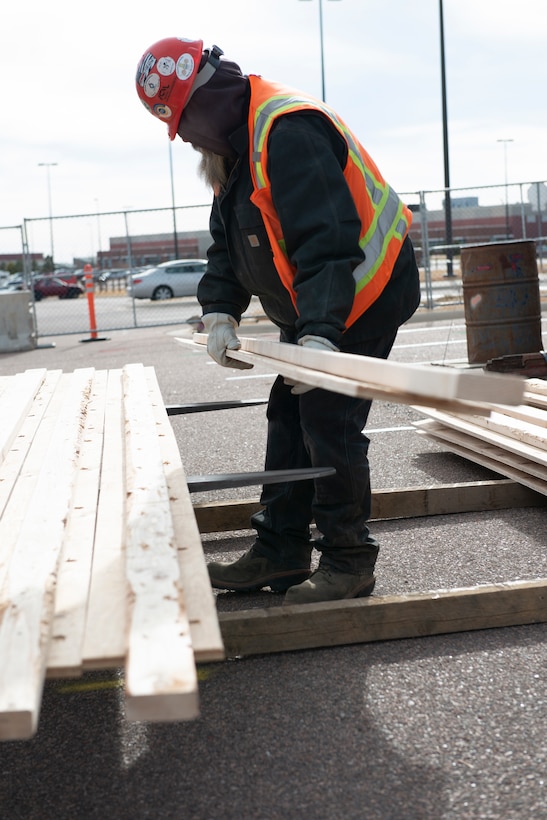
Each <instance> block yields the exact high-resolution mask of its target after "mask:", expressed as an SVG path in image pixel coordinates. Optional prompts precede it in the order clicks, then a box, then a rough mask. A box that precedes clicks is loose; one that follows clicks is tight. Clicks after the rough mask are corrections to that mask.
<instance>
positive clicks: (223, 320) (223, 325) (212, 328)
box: [202, 313, 253, 370]
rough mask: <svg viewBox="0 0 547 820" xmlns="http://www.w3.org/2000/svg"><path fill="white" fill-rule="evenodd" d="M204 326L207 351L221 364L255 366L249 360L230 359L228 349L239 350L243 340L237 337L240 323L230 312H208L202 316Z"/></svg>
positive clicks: (245, 367)
mask: <svg viewBox="0 0 547 820" xmlns="http://www.w3.org/2000/svg"><path fill="white" fill-rule="evenodd" d="M202 321H203V326H204V328H205V332H206V333H207V353H208V354H209V356H210V357H211V358H212V359H214V360H215V362H217V364H221V365H222V367H236V368H238V369H239V370H249V369H250V368H251V367H253V365H252V364H249V362H240V361H238V359H230V358H229V357H228V356H227V355H226V351H227V350H239V348H240V347H241V342H240V341H239V339H238V338H237V335H236V330H237V328H238V326H239V325H238V323H237V322H236V320H235V319H234V317H233V316H230V314H229V313H206V314H205V316H203V317H202Z"/></svg>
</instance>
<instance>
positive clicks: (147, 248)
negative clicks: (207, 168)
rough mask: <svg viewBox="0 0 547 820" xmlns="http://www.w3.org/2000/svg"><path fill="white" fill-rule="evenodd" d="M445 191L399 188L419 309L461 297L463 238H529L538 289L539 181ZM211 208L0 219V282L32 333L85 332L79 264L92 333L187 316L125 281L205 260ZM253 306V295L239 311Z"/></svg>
mask: <svg viewBox="0 0 547 820" xmlns="http://www.w3.org/2000/svg"><path fill="white" fill-rule="evenodd" d="M449 194H450V195H449V196H447V191H446V190H444V189H441V190H436V191H418V192H413V193H406V194H404V193H403V194H401V196H402V199H403V200H404V201H405V202H406V203H407V204H408V205H409V207H410V208H411V210H412V211H413V217H414V219H413V224H412V228H411V236H412V240H413V242H414V246H415V248H416V254H417V259H418V264H419V267H420V275H421V280H422V305H421V309H423V310H425V311H430V310H433V309H435V308H437V307H441V306H446V305H458V304H462V303H463V288H462V282H461V270H460V253H461V249H462V247H465V246H466V245H469V244H486V243H496V242H504V241H508V240H513V241H518V240H521V239H533V240H534V241H535V242H536V247H537V254H538V272H539V275H540V285H541V290H542V296H544V291H545V287H546V285H547V281H546V276H545V271H546V270H547V184H546V183H545V182H533V183H518V184H511V185H501V186H490V187H481V188H466V189H463V188H462V189H451V190H450V192H449ZM209 211H210V205H209V204H206V205H196V206H187V207H176V208H175V207H171V208H159V209H147V210H134V209H127V210H124V211H116V212H111V213H89V214H78V215H69V216H50V217H41V218H37V219H25V220H24V224H23V225H22V226H11V227H4V228H2V227H0V287H2V285H3V284H5V282H6V280H8V279H9V281H10V282H12V283H14V285H15V286H18V285H17V277H19V286H20V287H23V288H28V290H29V294H30V297H31V303H32V310H33V313H34V317H35V325H36V336H37V337H44V336H52V335H64V334H83V335H86V334H87V333H88V332H89V331H90V329H91V328H90V318H89V317H90V311H89V309H88V308H89V302H88V300H89V298H90V297H89V295H88V296H86V294H85V287H84V282H83V275H84V270H83V269H84V265H86V264H88V265H91V266H92V270H93V281H94V290H93V295H92V297H91V298H93V301H94V310H93V313H94V315H95V319H96V328H94V329H95V330H97V331H98V332H100V333H105V332H109V331H114V330H124V329H130V328H138V327H145V326H148V327H149V326H156V325H173V324H181V323H185V322H190V323H192V322H194V321H196V320H197V319H198V318H199V315H200V308H199V305H198V303H197V300H196V299H195V298H194V297H183V298H175V299H169V300H163V301H152V300H150V299H136V298H132V297H131V296H130V295H129V294H128V292H127V283H128V279H129V277H130V276H132V275H133V274H135V273H138V272H139V271H142V270H143V269H146V268H149V267H151V266H154V265H157V264H158V263H160V262H165V261H168V260H174V259H204V258H205V257H206V252H207V248H208V246H209V244H210V241H211V237H210V234H209V230H208V223H209ZM14 267H15V268H16V270H15V271H14ZM45 275H47V278H48V280H51V279H56V280H57V279H60V280H61V281H62V282H65V283H68V284H71V285H72V286H73V290H72V292H71V295H70V296H69V295H68V294H67V293H66V292H65V291H63V293H62V297H63V298H57V295H54V296H53V297H52V298H46V297H45V296H44V297H43V298H34V296H35V294H37V290H36V278H37V277H38V276H45ZM49 284H51V283H49ZM59 287H61V286H59ZM80 288H81V290H80ZM1 293H2V291H1V290H0V294H1ZM261 314H262V309H261V306H260V303H259V302H258V300H256V299H253V300H252V302H251V305H250V307H249V310H248V313H247V315H248V316H249V317H251V318H257V317H258V316H260V315H261Z"/></svg>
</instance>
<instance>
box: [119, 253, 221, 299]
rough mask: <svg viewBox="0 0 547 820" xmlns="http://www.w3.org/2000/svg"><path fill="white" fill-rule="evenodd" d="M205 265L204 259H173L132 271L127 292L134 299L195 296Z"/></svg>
mask: <svg viewBox="0 0 547 820" xmlns="http://www.w3.org/2000/svg"><path fill="white" fill-rule="evenodd" d="M206 267H207V260H206V259H175V260H173V261H172V262H162V263H161V265H157V267H155V268H149V269H148V270H145V271H142V272H141V273H134V274H133V275H132V276H131V278H130V280H129V283H128V286H127V292H128V294H129V295H130V296H132V297H133V298H134V299H152V300H154V301H156V300H157V299H172V298H173V297H174V296H195V295H196V293H197V289H198V284H199V281H200V279H201V277H202V276H203V274H204V273H205V269H206Z"/></svg>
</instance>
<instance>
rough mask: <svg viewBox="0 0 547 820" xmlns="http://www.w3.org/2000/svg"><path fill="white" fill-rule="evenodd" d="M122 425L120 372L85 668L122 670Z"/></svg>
mask: <svg viewBox="0 0 547 820" xmlns="http://www.w3.org/2000/svg"><path fill="white" fill-rule="evenodd" d="M123 441H124V423H123V411H122V371H121V370H110V371H109V372H108V379H107V385H106V402H105V419H104V430H103V458H102V464H101V491H100V493H99V500H98V504H97V510H96V522H95V539H94V543H93V563H92V567H91V579H90V586H89V593H88V599H87V620H86V628H85V634H84V642H83V647H82V664H83V667H84V669H101V668H105V669H112V668H113V667H116V666H123V664H124V659H125V650H126V634H127V626H126V624H127V614H126V593H125V583H126V580H125V562H124V554H123V548H124V537H125V528H124V517H125V488H124V483H125V477H124V450H123Z"/></svg>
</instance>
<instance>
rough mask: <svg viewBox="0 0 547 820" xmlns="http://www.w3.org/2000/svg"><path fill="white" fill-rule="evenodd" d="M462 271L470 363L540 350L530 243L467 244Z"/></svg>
mask: <svg viewBox="0 0 547 820" xmlns="http://www.w3.org/2000/svg"><path fill="white" fill-rule="evenodd" d="M461 270H462V285H463V298H464V312H465V324H466V333H467V357H468V361H469V363H470V364H480V363H484V362H487V361H488V360H489V359H493V358H496V357H498V356H507V355H510V354H517V353H536V352H538V351H539V350H541V349H542V340H541V300H540V292H539V275H538V267H537V260H536V245H535V242H533V241H532V240H522V241H519V242H499V243H495V244H490V245H468V246H466V247H464V248H462V251H461Z"/></svg>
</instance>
